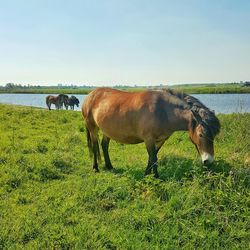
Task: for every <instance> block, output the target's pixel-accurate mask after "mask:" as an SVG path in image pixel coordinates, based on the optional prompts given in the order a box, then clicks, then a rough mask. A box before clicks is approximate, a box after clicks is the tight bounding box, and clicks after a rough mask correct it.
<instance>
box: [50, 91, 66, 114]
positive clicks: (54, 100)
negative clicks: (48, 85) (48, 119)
mask: <svg viewBox="0 0 250 250" xmlns="http://www.w3.org/2000/svg"><path fill="white" fill-rule="evenodd" d="M68 100H69V97H68V96H67V95H64V94H60V95H58V96H53V95H48V96H47V97H46V104H47V106H48V108H49V110H51V104H54V105H55V107H56V109H62V108H63V104H64V106H65V107H66V106H67V105H68Z"/></svg>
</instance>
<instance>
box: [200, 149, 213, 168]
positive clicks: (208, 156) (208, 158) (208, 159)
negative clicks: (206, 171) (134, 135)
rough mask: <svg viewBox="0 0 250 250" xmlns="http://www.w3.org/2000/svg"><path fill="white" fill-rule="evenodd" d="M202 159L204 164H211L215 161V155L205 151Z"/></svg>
mask: <svg viewBox="0 0 250 250" xmlns="http://www.w3.org/2000/svg"><path fill="white" fill-rule="evenodd" d="M201 160H202V163H203V165H205V166H207V165H208V164H210V163H212V162H213V161H214V157H213V155H211V154H209V153H207V152H204V153H202V154H201Z"/></svg>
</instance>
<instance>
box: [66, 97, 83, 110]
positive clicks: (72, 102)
mask: <svg viewBox="0 0 250 250" xmlns="http://www.w3.org/2000/svg"><path fill="white" fill-rule="evenodd" d="M79 103H80V102H79V100H78V99H77V98H76V97H75V96H73V95H72V96H71V97H70V98H69V100H68V105H69V106H70V108H71V109H73V110H74V106H75V105H76V106H77V107H79Z"/></svg>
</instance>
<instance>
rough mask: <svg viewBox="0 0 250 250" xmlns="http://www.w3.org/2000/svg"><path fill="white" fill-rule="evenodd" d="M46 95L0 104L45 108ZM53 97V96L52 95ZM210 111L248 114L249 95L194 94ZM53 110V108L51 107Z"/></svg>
mask: <svg viewBox="0 0 250 250" xmlns="http://www.w3.org/2000/svg"><path fill="white" fill-rule="evenodd" d="M47 95H48V94H0V103H6V104H15V105H24V106H33V107H40V108H47V107H46V102H45V98H46V96H47ZM54 95H55V94H54ZM74 96H76V97H77V98H78V99H79V100H80V106H79V108H77V109H76V110H80V108H81V104H82V102H83V100H84V98H85V97H86V95H74ZM192 96H194V97H196V98H198V99H199V100H200V101H201V102H203V103H204V104H205V105H206V106H208V107H209V108H210V109H212V110H215V112H216V113H217V114H218V113H223V114H230V113H244V112H248V113H250V94H194V95H192ZM52 108H54V106H52Z"/></svg>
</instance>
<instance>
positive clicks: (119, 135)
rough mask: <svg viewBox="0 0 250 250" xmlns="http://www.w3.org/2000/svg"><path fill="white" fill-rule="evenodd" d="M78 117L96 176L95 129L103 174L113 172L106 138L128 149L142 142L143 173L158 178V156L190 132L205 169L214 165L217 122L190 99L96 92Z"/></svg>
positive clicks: (107, 90)
mask: <svg viewBox="0 0 250 250" xmlns="http://www.w3.org/2000/svg"><path fill="white" fill-rule="evenodd" d="M82 114H83V117H84V119H85V125H86V131H87V139H88V147H89V150H90V152H92V153H93V169H94V170H95V171H99V170H98V162H97V159H98V157H99V156H100V151H99V145H98V128H100V129H101V130H102V132H103V138H102V142H101V145H102V149H103V154H104V160H105V167H106V168H107V169H112V168H113V167H112V164H111V161H110V158H109V153H108V147H109V141H110V139H113V140H116V141H118V142H121V143H126V144H136V143H141V142H144V143H145V145H146V149H147V152H148V164H147V168H146V171H145V174H149V173H150V172H151V170H152V169H153V172H154V175H155V176H156V177H158V171H157V153H158V151H159V150H160V148H161V146H162V145H163V144H164V142H165V141H166V140H167V139H168V138H169V137H170V135H171V134H173V133H174V132H175V131H179V130H184V131H189V137H190V139H191V141H192V142H193V143H194V144H195V146H196V149H197V151H198V152H199V154H200V155H201V158H202V162H203V164H204V165H207V164H208V163H210V162H212V161H213V158H214V146H213V141H214V138H215V136H216V135H217V134H218V133H219V131H220V122H219V120H218V119H217V117H216V116H215V114H214V112H213V111H211V110H210V109H208V108H207V107H206V106H205V105H204V104H202V103H201V102H200V101H199V100H198V99H196V98H194V97H192V96H189V95H186V94H182V93H178V92H174V91H171V90H155V91H153V90H152V91H143V92H134V93H133V92H125V91H119V90H115V89H111V88H98V89H96V90H94V91H92V92H91V93H90V94H89V95H88V96H87V98H86V99H85V101H84V103H83V106H82Z"/></svg>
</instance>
